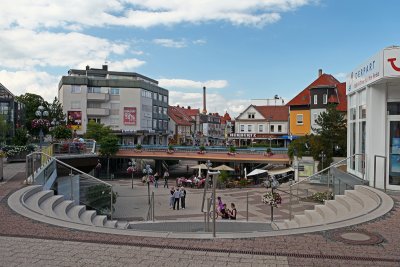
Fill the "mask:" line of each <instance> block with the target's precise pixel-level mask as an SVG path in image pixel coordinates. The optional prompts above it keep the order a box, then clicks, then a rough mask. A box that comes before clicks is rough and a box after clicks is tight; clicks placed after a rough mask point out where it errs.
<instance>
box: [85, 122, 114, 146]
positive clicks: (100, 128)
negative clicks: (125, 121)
mask: <svg viewBox="0 0 400 267" xmlns="http://www.w3.org/2000/svg"><path fill="white" fill-rule="evenodd" d="M110 134H111V128H110V127H109V126H104V124H102V123H97V122H95V121H94V120H90V121H89V122H88V124H87V130H86V133H85V138H87V139H94V140H96V141H97V142H100V141H101V139H102V138H103V137H105V136H108V135H110Z"/></svg>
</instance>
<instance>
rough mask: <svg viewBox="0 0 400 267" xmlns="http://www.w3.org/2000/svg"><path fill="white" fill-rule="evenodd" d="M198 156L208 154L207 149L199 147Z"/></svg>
mask: <svg viewBox="0 0 400 267" xmlns="http://www.w3.org/2000/svg"><path fill="white" fill-rule="evenodd" d="M197 153H198V154H205V153H206V147H205V146H203V145H201V146H200V147H199V151H198V152H197Z"/></svg>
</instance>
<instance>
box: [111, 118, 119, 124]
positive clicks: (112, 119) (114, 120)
mask: <svg viewBox="0 0 400 267" xmlns="http://www.w3.org/2000/svg"><path fill="white" fill-rule="evenodd" d="M118 123H119V119H118V117H117V118H110V124H111V125H118Z"/></svg>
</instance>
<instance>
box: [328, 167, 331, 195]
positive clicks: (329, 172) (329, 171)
mask: <svg viewBox="0 0 400 267" xmlns="http://www.w3.org/2000/svg"><path fill="white" fill-rule="evenodd" d="M330 174H331V169H329V170H328V192H329V191H330V187H329V179H330Z"/></svg>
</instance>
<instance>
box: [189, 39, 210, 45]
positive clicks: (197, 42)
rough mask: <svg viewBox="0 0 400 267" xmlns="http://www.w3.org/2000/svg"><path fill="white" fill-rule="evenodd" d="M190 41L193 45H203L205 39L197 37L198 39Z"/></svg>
mask: <svg viewBox="0 0 400 267" xmlns="http://www.w3.org/2000/svg"><path fill="white" fill-rule="evenodd" d="M192 43H193V44H195V45H204V44H206V43H207V41H206V40H204V39H198V40H194V41H192Z"/></svg>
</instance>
